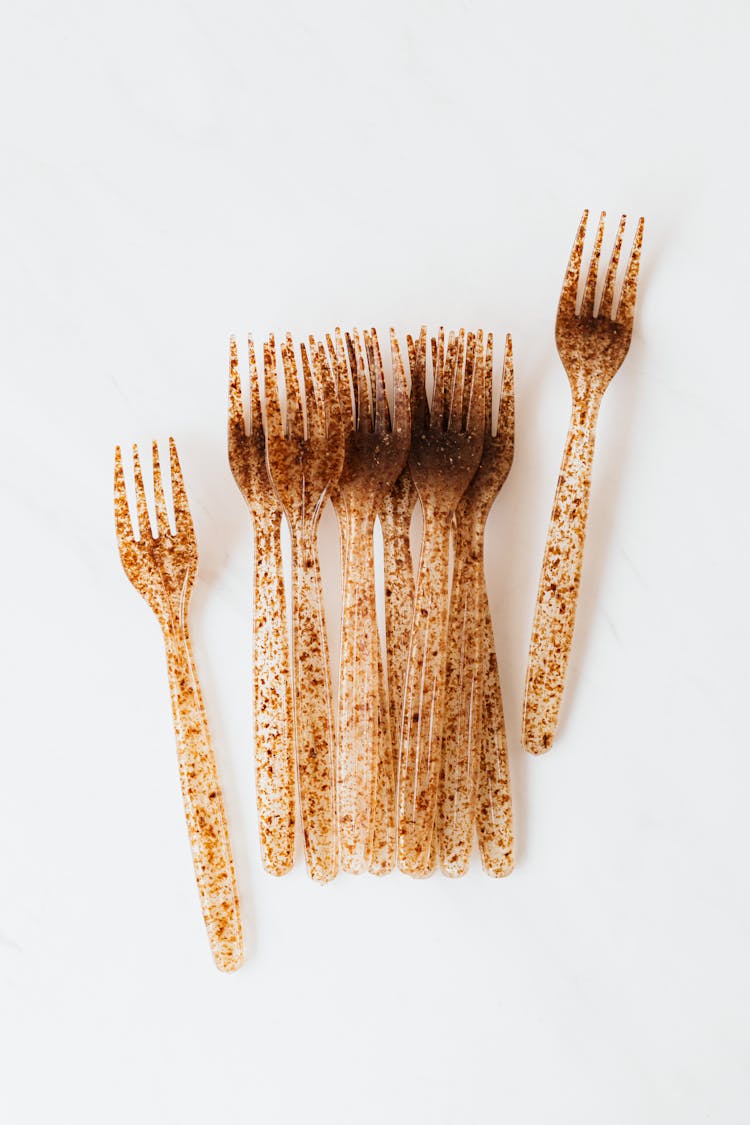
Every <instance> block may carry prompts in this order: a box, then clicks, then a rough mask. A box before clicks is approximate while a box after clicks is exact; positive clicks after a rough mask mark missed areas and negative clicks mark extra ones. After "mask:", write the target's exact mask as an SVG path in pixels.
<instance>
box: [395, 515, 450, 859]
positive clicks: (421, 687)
mask: <svg viewBox="0 0 750 1125" xmlns="http://www.w3.org/2000/svg"><path fill="white" fill-rule="evenodd" d="M451 516H452V513H450V514H449V515H448V516H447V517H446V516H444V515H440V516H429V517H428V516H427V515H426V516H425V531H424V538H423V541H422V553H421V555H420V559H419V574H418V577H417V588H416V593H415V597H414V617H413V624H412V629H411V640H410V644H409V657H408V662H407V668H406V679H405V683H404V711H403V722H402V727H401V755H400V762H399V787H398V788H399V792H398V801H399V807H398V848H399V867H400V869H401V870H402V871H404V872H406V873H407V874H409V875H417V876H420V875H424V874H425V873H426V871H427V870H428V869H429V866H430V856H431V845H432V836H433V829H434V826H435V814H436V809H437V797H438V782H439V779H440V749H441V740H442V732H443V704H444V699H445V662H446V645H445V642H446V628H447V624H448V573H449V557H448V550H449V543H450V519H451Z"/></svg>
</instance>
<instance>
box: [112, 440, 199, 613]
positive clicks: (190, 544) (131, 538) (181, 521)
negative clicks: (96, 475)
mask: <svg viewBox="0 0 750 1125" xmlns="http://www.w3.org/2000/svg"><path fill="white" fill-rule="evenodd" d="M169 463H170V475H171V480H172V508H173V513H172V520H171V523H172V524H173V526H174V529H175V530H174V531H173V530H172V526H170V516H169V513H168V511H167V503H166V499H165V496H164V488H163V485H162V474H161V465H160V462H159V450H158V447H157V444H156V442H154V443H153V478H154V510H155V513H156V529H155V533H154V532H152V528H151V521H150V518H149V514H148V503H147V500H146V490H145V487H144V484H143V474H142V472H141V462H140V457H139V455H138V446H137V445H134V446H133V476H134V478H135V511H131V509H130V506H129V504H128V498H127V494H126V491H125V472H124V469H123V464H122V454H121V452H120V447H119V445H118V446H117V448H116V449H115V529H116V531H117V542H118V545H119V548H120V559H121V560H122V565H123V569H124V571H125V573H126V574H127V576H128V578H129V579H130V581H131V582H132V584H133V585H134V586H135V588H136V590H137V591H138V593H139V594H140V595H141V596H142V597H143V598H144V599H145V600H146V601H147V602H148V604H149V605H150V606H151V608H152V610H153V611H154V613H156V614H157V616H159V617H160V618H161V619H162V620H163V619H165V618H166V617H167V616H168V615H169V613H170V612H171V611H173V610H177V611H179V613H180V614H181V615H182V614H185V613H186V612H187V605H188V601H189V599H190V593H191V591H192V587H193V582H194V580H195V572H196V569H197V566H198V545H197V543H196V540H195V530H194V528H193V520H192V518H191V515H190V508H189V507H188V501H187V495H186V493H185V485H184V482H183V479H182V470H181V469H180V462H179V458H178V456H177V447H176V445H175V443H174V439H173V438H170V439H169ZM131 517H132V518H131Z"/></svg>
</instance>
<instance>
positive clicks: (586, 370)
mask: <svg viewBox="0 0 750 1125" xmlns="http://www.w3.org/2000/svg"><path fill="white" fill-rule="evenodd" d="M587 218H588V212H587V211H585V212H584V214H583V218H582V219H581V223H580V226H579V228H578V233H577V235H576V239H575V242H574V244H573V249H572V251H571V255H570V260H569V262H568V269H567V272H566V275H565V281H564V282H563V288H562V293H561V296H560V304H559V306H558V311H557V323H556V327H555V338H556V342H557V350H558V353H559V355H560V359H561V360H562V363H563V366H564V367H565V370H566V372H567V375H568V379H569V381H570V389H571V394H572V400H573V403H572V414H571V422H570V429H569V431H568V438H567V442H566V445H565V452H564V454H563V460H562V465H561V467H560V476H559V479H558V483H557V491H556V493H555V502H554V506H553V509H552V519H551V522H550V527H549V532H548V535H547V545H546V548H545V552H544V561H543V562H542V575H541V580H540V583H539V594H538V597H537V606H536V614H535V617H534V626H533V630H532V635H531V646H530V651H529V664H528V669H527V672H526V693H525V700H524V714H523V738H524V745H525V747H526V749H527V750H529V751H531V752H532V753H534V754H540V753H543V752H544V751H545V750H548V749H549V748H550V746H551V745H552V742H553V739H554V737H555V730H556V728H557V721H558V716H559V711H560V702H561V700H562V694H563V688H564V685H565V673H566V670H567V666H568V658H569V656H570V648H571V644H572V640H573V629H574V626H575V614H576V605H577V601H578V588H579V585H580V581H581V566H582V563H583V544H584V538H585V535H586V518H587V515H588V507H589V493H590V489H591V466H592V461H593V456H594V438H595V431H596V420H597V416H598V413H599V406H600V404H601V400H602V396H603V395H604V392H605V390H606V389H607V387H608V385H609V382H610V380H611V379H612V377H613V375H614V374H615V372H616V371H617V370H618V368H619V367H620V365H621V364H622V362H623V360H624V359H625V356H626V355H627V352H628V348H629V347H630V339H631V336H632V331H633V316H634V313H635V300H636V289H637V282H638V267H639V264H640V255H641V244H642V240H643V219H640V220H639V223H638V228H637V231H636V235H635V239H634V242H633V248H632V250H631V254H630V260H629V262H628V266H627V271H626V274H625V279H624V282H623V287H622V292H621V295H620V299H619V302H618V303H617V305H615V301H614V294H615V280H616V274H617V263H618V260H619V255H620V249H621V246H622V238H623V232H624V228H625V216H623V217H622V219H621V220H620V225H619V229H618V232H617V237H616V239H615V244H614V248H613V251H612V257H611V259H610V263H609V267H608V269H607V274H606V278H605V283H604V289H603V291H602V296H601V300H600V302H599V307H598V310H597V313H596V315H594V307H595V295H596V285H597V275H598V269H599V258H600V253H601V245H602V237H603V233H604V214H602V216H601V218H600V220H599V226H598V229H597V234H596V241H595V244H594V250H593V253H592V256H591V261H590V264H589V269H588V273H587V276H586V281H585V285H584V292H583V298H582V303H581V309H580V312H579V313H578V314H576V298H577V294H578V282H579V276H580V270H581V258H582V254H583V241H584V236H585V233H586V221H587Z"/></svg>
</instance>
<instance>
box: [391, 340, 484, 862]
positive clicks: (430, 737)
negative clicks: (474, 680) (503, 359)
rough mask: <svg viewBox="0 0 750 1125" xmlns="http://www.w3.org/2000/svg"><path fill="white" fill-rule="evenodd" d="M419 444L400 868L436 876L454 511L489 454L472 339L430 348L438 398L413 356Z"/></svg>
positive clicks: (422, 344) (412, 458)
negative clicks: (420, 526) (470, 361)
mask: <svg viewBox="0 0 750 1125" xmlns="http://www.w3.org/2000/svg"><path fill="white" fill-rule="evenodd" d="M412 350H413V353H414V356H415V365H414V368H413V370H412V403H413V409H412V443H411V450H410V454H409V468H410V471H411V476H412V479H413V481H414V483H415V485H416V487H417V492H418V493H419V499H420V503H421V505H422V512H423V515H424V536H423V540H422V551H421V555H420V560H419V571H418V575H417V583H416V590H415V595H414V614H413V620H412V629H411V637H410V644H409V656H408V661H407V668H406V678H405V682H404V706H403V722H402V727H401V748H400V758H399V787H398V852H399V855H398V862H399V867H400V869H401V870H402V871H404V872H406V873H407V874H410V875H417V876H419V875H423V874H425V873H426V872H427V870H429V867H430V863H431V853H432V851H433V848H432V840H433V833H434V830H435V817H436V811H437V799H438V782H439V777H440V753H441V742H442V733H443V708H444V698H445V665H446V640H447V626H448V600H449V589H448V579H449V561H450V560H449V546H450V535H451V525H452V522H453V517H454V514H455V511H456V506H457V504H458V501H459V500H460V498H461V496H462V495H463V493H464V491H465V490H466V488H467V487H468V485H469V482H470V481H471V478H472V477H473V476H474V473H475V472H476V469H477V466H478V464H479V459H480V457H481V454H482V445H483V431H484V386H483V378H482V368H481V366H480V367H477V366H473V367H467V368H466V370H465V367H466V365H465V359H466V354H465V352H466V334H465V332H464V331H463V329H462V330H461V331H460V332H459V333H458V334H457V335H456V334H454V333H451V334H450V336H449V338H448V342H447V347H446V340H445V333H444V331H443V330H442V329H441V330H440V335H439V338H438V339H437V340H433V342H432V354H433V370H434V380H435V381H434V389H433V395H432V404H431V407H430V408H429V409H428V406H427V395H426V390H425V368H426V362H425V351H426V334H425V331H424V330H422V333H421V334H420V337H419V341H418V343H417V344H416V345H413V346H412Z"/></svg>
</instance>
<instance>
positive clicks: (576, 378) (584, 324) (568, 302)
mask: <svg viewBox="0 0 750 1125" xmlns="http://www.w3.org/2000/svg"><path fill="white" fill-rule="evenodd" d="M587 219H588V211H584V212H583V217H582V219H581V222H580V225H579V227H578V233H577V234H576V238H575V242H574V243H573V249H572V250H571V252H570V259H569V261H568V268H567V271H566V274H565V280H564V281H563V287H562V293H561V294H560V304H559V306H558V309H557V323H556V325H555V340H556V342H557V351H558V353H559V356H560V359H561V360H562V362H563V366H564V367H565V370H566V371H567V373H568V379H569V380H570V385H571V388H572V391H573V395H574V397H576V396H584V395H586V394H588V393H589V392H594V393H598V394H599V395H601V394H603V393H604V391H605V390H606V388H607V386H608V385H609V382H610V380H611V379H612V376H613V375H614V374H615V372H616V371H617V370H618V368H619V367H620V366H621V364H622V361H623V360H624V359H625V356H626V355H627V353H628V348H629V347H630V338H631V336H632V334H633V317H634V314H635V298H636V290H637V286H638V267H639V265H640V259H641V245H642V242H643V219H642V218H641V219H639V220H638V227H637V230H636V233H635V238H634V240H633V246H632V248H631V251H630V259H629V261H628V266H627V270H626V273H625V280H624V282H623V286H622V291H621V293H620V298H619V300H618V301H617V302H615V282H616V277H617V264H618V262H619V260H620V250H621V249H622V238H623V234H624V231H625V222H626V218H625V215H623V216H622V218H621V219H620V224H619V227H618V230H617V236H616V238H615V244H614V247H613V249H612V256H611V257H610V260H609V266H608V267H607V273H606V276H605V279H604V288H603V289H602V295H601V298H600V300H599V304H598V306H597V307H596V311H595V298H596V289H597V280H598V273H599V259H600V256H601V249H602V238H603V237H604V219H605V213H604V212H602V214H601V216H600V218H599V226H598V228H597V232H596V240H595V242H594V249H593V251H592V254H591V260H590V262H589V268H588V271H587V273H586V280H585V282H584V289H583V298H582V301H581V307H580V311H579V312H578V313H576V304H577V295H578V282H579V278H580V273H581V258H582V256H583V240H584V237H585V234H586V222H587Z"/></svg>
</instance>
